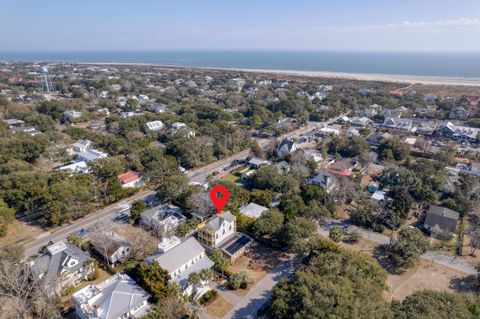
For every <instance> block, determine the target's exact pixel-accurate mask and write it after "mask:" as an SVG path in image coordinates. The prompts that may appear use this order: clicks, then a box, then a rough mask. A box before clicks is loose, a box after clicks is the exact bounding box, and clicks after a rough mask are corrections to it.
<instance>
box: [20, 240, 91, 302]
mask: <svg viewBox="0 0 480 319" xmlns="http://www.w3.org/2000/svg"><path fill="white" fill-rule="evenodd" d="M92 261H93V260H92V258H91V257H90V254H89V253H87V252H84V251H83V250H81V249H80V248H78V247H77V246H75V245H72V244H68V243H66V242H64V241H60V242H57V243H52V242H50V243H49V245H48V246H47V247H46V248H45V252H44V253H43V254H42V255H40V256H39V257H37V258H36V259H34V260H32V261H29V262H28V267H29V268H30V271H31V273H32V276H33V277H34V278H35V279H42V280H45V282H46V283H47V285H49V286H50V287H51V288H52V291H53V292H55V293H60V291H61V290H62V289H64V288H67V287H69V286H76V285H78V284H79V283H81V282H82V281H83V280H86V279H87V278H88V276H89V275H90V274H91V273H92V272H93V271H94V270H95V269H94V267H93V264H92Z"/></svg>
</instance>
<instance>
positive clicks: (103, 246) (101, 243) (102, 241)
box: [92, 231, 111, 268]
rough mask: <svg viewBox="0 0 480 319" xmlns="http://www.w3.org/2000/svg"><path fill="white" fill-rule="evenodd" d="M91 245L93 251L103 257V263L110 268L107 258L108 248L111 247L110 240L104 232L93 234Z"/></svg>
mask: <svg viewBox="0 0 480 319" xmlns="http://www.w3.org/2000/svg"><path fill="white" fill-rule="evenodd" d="M92 244H93V245H94V247H95V249H96V250H97V251H98V252H99V253H100V254H101V255H102V256H103V258H104V260H105V263H106V264H107V266H108V267H109V268H110V267H111V265H110V258H109V256H108V255H109V254H108V252H109V248H110V245H111V239H110V238H109V237H108V236H107V234H106V233H105V232H103V231H102V232H99V233H97V234H95V235H94V236H93V238H92Z"/></svg>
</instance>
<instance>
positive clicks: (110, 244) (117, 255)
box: [91, 231, 132, 264]
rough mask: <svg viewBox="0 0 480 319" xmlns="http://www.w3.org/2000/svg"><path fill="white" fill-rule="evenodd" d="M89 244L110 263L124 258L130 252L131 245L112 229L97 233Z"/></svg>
mask: <svg viewBox="0 0 480 319" xmlns="http://www.w3.org/2000/svg"><path fill="white" fill-rule="evenodd" d="M91 244H92V247H93V249H94V250H95V251H96V252H97V253H98V254H99V255H100V256H103V257H104V258H108V260H109V262H110V263H112V264H115V263H117V262H122V261H124V260H126V259H127V258H128V257H129V256H130V254H131V253H132V245H131V244H130V243H129V242H128V241H127V240H126V239H125V238H123V237H122V236H120V235H118V234H117V233H115V232H113V231H110V232H105V233H101V234H99V235H98V236H97V237H95V238H93V239H92V241H91Z"/></svg>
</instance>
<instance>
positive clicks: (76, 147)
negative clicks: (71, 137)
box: [72, 140, 92, 153]
mask: <svg viewBox="0 0 480 319" xmlns="http://www.w3.org/2000/svg"><path fill="white" fill-rule="evenodd" d="M91 148H92V141H90V140H78V141H76V142H75V143H73V144H72V151H73V152H74V153H82V152H86V151H88V150H89V149H91Z"/></svg>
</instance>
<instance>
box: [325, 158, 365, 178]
mask: <svg viewBox="0 0 480 319" xmlns="http://www.w3.org/2000/svg"><path fill="white" fill-rule="evenodd" d="M357 165H358V162H357V161H356V160H354V159H351V158H342V159H339V160H335V161H333V162H332V163H330V164H328V166H327V170H329V171H330V172H332V173H335V174H338V175H343V176H348V175H351V174H352V171H353V170H354V169H355V168H356V167H357Z"/></svg>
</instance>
